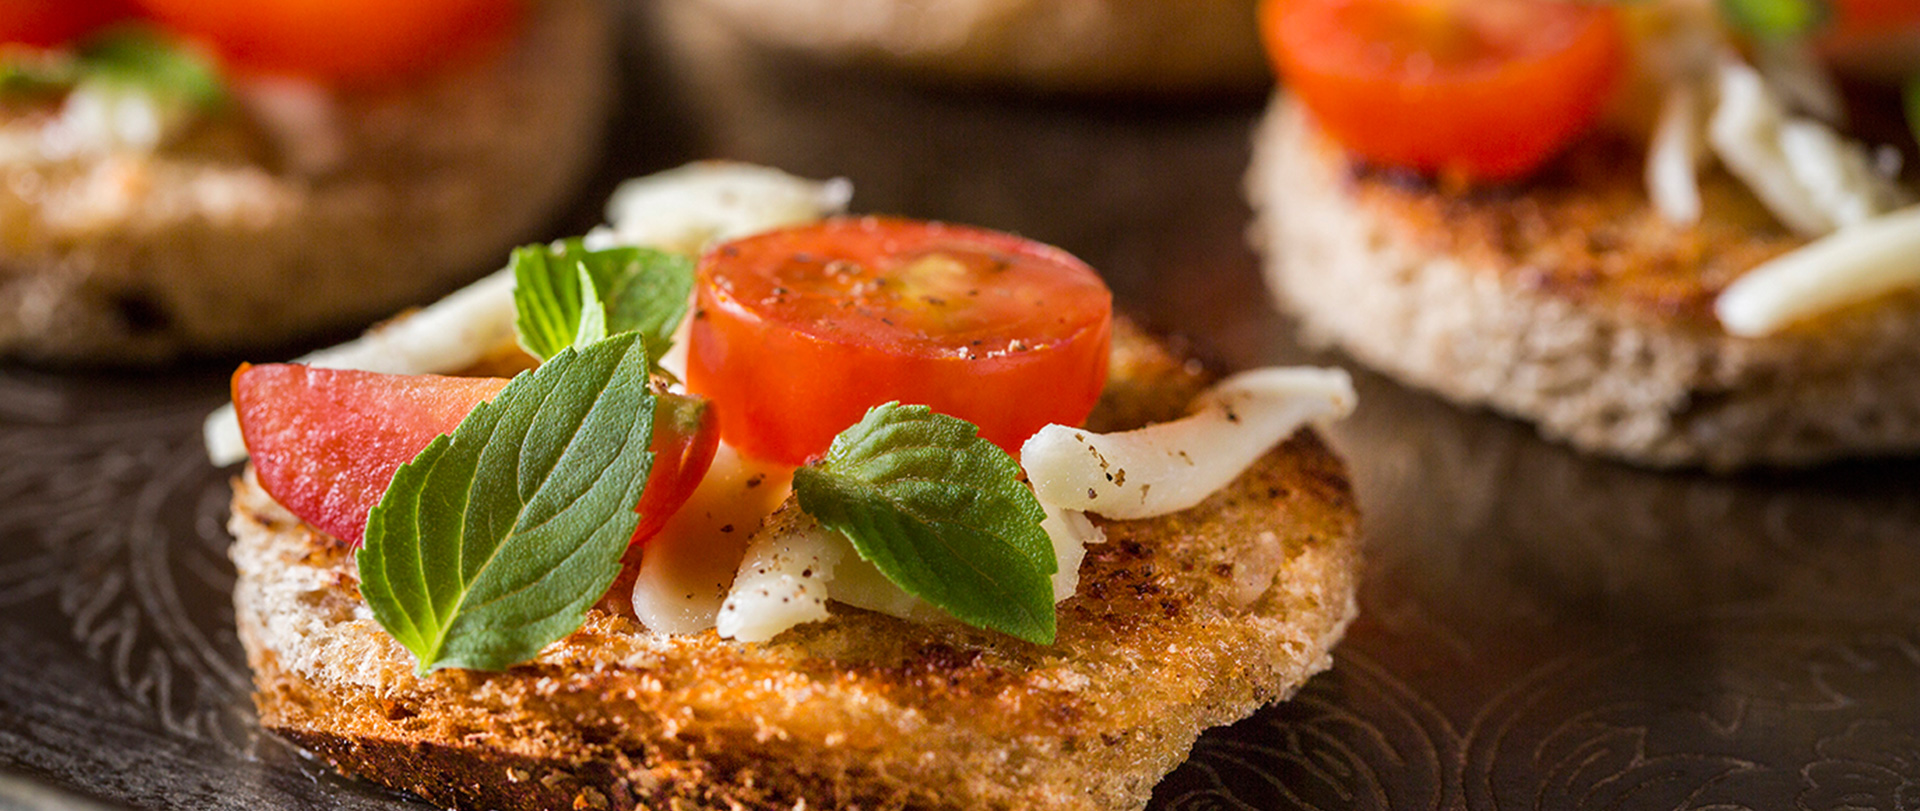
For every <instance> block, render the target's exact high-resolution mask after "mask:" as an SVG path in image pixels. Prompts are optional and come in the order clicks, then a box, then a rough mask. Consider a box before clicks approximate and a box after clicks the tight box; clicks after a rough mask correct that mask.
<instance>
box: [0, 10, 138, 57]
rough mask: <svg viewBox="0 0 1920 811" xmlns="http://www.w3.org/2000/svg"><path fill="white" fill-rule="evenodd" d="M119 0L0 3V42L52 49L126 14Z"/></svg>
mask: <svg viewBox="0 0 1920 811" xmlns="http://www.w3.org/2000/svg"><path fill="white" fill-rule="evenodd" d="M127 11H128V9H127V5H126V3H125V2H122V0H6V1H5V2H0V44H9V43H13V44H21V45H32V46H35V47H39V48H51V47H53V46H55V45H62V44H65V43H67V42H71V41H73V40H75V39H78V38H79V37H80V36H81V35H83V34H86V33H87V32H89V31H92V30H94V29H96V28H99V27H100V26H103V25H106V24H107V23H110V22H113V21H114V20H118V19H120V18H122V17H125V16H126V15H127Z"/></svg>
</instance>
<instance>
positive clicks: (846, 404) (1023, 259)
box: [687, 217, 1113, 464]
mask: <svg viewBox="0 0 1920 811" xmlns="http://www.w3.org/2000/svg"><path fill="white" fill-rule="evenodd" d="M695 298H696V301H695V308H694V316H693V323H692V335H691V337H690V339H689V340H688V361H687V387H688V388H690V389H692V390H693V391H695V392H698V393H700V394H703V395H705V396H707V397H708V398H710V399H712V400H713V402H714V409H715V410H716V411H718V412H719V413H720V435H721V437H722V438H723V439H725V440H726V441H727V442H728V443H729V444H731V445H733V446H734V447H735V448H738V449H739V450H740V451H741V452H742V453H745V454H747V455H749V456H753V457H757V458H760V459H766V460H769V461H775V462H782V463H785V464H800V463H802V462H804V461H805V460H806V459H807V458H809V457H811V456H814V455H817V454H819V453H821V452H823V451H825V450H826V449H827V445H828V444H830V443H831V442H832V440H833V437H834V435H836V434H838V433H840V432H841V431H842V430H845V429H846V428H847V427H848V426H850V425H852V424H854V423H855V422H858V421H859V420H860V418H861V416H862V415H864V414H865V413H866V411H867V409H868V408H871V407H873V406H876V405H880V404H882V403H886V402H889V401H894V400H898V401H900V402H903V403H908V404H916V405H926V406H930V407H932V408H933V409H934V410H935V411H939V412H941V413H944V414H948V415H951V416H955V417H959V418H961V419H964V420H967V421H969V422H972V423H973V424H975V425H977V426H979V427H980V435H981V436H982V437H985V438H986V439H988V440H990V441H992V442H994V443H995V444H997V445H999V446H1000V447H1002V448H1005V449H1007V450H1008V451H1009V452H1018V449H1019V447H1020V443H1022V442H1024V441H1026V439H1027V437H1028V436H1031V435H1032V434H1033V432H1034V431H1037V430H1039V429H1040V428H1041V426H1044V425H1046V424H1048V423H1055V422H1057V423H1064V424H1067V425H1077V424H1079V423H1080V422H1081V421H1082V420H1084V419H1086V416H1087V413H1088V412H1089V411H1091V410H1092V409H1093V404H1094V401H1095V400H1096V399H1098V398H1099V396H1100V389H1101V387H1102V386H1103V385H1105V383H1106V377H1107V362H1108V359H1107V353H1108V350H1109V345H1110V343H1111V338H1112V323H1113V301H1112V294H1111V293H1109V292H1108V290H1107V287H1106V285H1105V284H1104V283H1102V282H1101V280H1100V277H1099V275H1098V274H1096V273H1095V272H1094V271H1093V269H1092V268H1089V267H1087V266H1086V264H1084V263H1082V262H1081V261H1080V260H1078V259H1075V258H1073V257H1072V256H1071V255H1069V254H1067V253H1066V252H1064V251H1061V250H1059V249H1057V248H1053V247H1049V246H1046V245H1042V244H1040V243H1037V242H1033V241H1031V240H1027V239H1022V238H1020V237H1017V236H1013V235H1011V234H1004V233H999V232H996V231H988V230H985V229H980V228H970V227H966V226H957V225H945V224H940V223H929V222H918V221H911V220H900V219H889V218H881V217H864V218H841V219H831V220H826V221H823V222H819V223H815V224H812V225H805V226H800V227H796V228H790V229H785V230H780V231H773V232H769V233H765V234H760V235H756V236H751V237H747V238H745V239H741V240H738V241H735V242H729V243H726V244H724V245H721V246H719V247H716V248H714V249H713V250H711V251H708V252H707V254H706V255H705V256H704V257H702V258H701V260H700V265H699V280H698V282H697V283H696V284H695Z"/></svg>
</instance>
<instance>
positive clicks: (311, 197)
mask: <svg viewBox="0 0 1920 811" xmlns="http://www.w3.org/2000/svg"><path fill="white" fill-rule="evenodd" d="M530 7H531V8H532V9H533V11H532V13H531V14H530V15H529V19H528V20H527V24H526V25H525V26H524V28H523V30H521V31H520V32H519V33H518V36H517V38H516V39H515V41H513V42H512V43H511V44H509V45H508V46H506V47H505V48H504V49H502V51H501V52H499V53H494V54H489V55H488V58H486V59H484V60H482V61H481V62H479V63H476V64H471V65H462V66H457V67H454V68H449V70H448V71H447V72H445V73H443V74H438V75H435V76H432V77H428V78H425V79H423V80H420V81H419V82H418V83H415V84H411V85H408V86H405V87H399V88H391V89H369V90H338V91H333V92H332V94H331V95H332V101H331V104H330V105H329V106H326V107H323V108H322V109H323V110H326V111H328V112H326V113H321V114H320V115H322V116H323V117H324V118H325V119H326V120H327V121H329V122H330V124H331V126H326V127H318V128H317V129H320V130H324V131H326V132H329V133H331V135H332V136H334V137H333V138H331V139H328V140H329V143H330V144H331V147H332V149H330V150H329V151H330V152H333V153H337V154H334V155H333V157H332V158H330V159H329V160H328V161H327V162H326V163H327V165H326V166H325V167H320V168H315V167H303V166H301V165H300V161H299V160H297V159H296V158H295V157H294V156H293V155H292V154H291V153H292V152H294V151H296V150H293V149H291V148H290V147H287V148H283V147H282V146H279V145H276V144H275V143H274V139H272V138H267V137H265V135H264V134H263V132H262V130H263V128H262V127H258V126H252V125H251V124H253V123H256V122H253V121H252V120H251V119H250V118H249V117H248V116H245V115H240V114H237V113H234V114H230V115H224V116H221V117H218V120H217V121H211V122H205V123H203V125H202V126H200V128H199V129H198V130H196V131H195V132H193V133H192V134H191V136H192V137H189V138H188V141H189V142H188V143H186V144H184V145H180V146H178V148H163V149H161V150H160V151H158V152H155V153H152V154H145V153H137V152H133V153H124V154H123V153H110V154H105V155H81V156H78V157H72V158H65V159H46V160H32V161H25V160H21V161H18V162H10V161H12V160H13V159H0V174H4V175H5V176H6V178H7V179H8V182H6V183H0V222H4V223H5V224H6V227H5V229H4V233H5V236H4V239H0V354H4V355H11V356H19V357H28V358H34V359H40V360H48V361H60V362H89V363H125V362H138V361H155V360H163V359H167V358H170V357H173V356H176V355H180V354H209V353H221V352H233V351H235V350H237V349H239V348H242V347H258V346H266V345H273V344H280V343H285V342H287V341H290V340H293V339H295V338H297V337H299V336H301V335H303V334H307V333H310V332H313V331H315V330H321V329H338V328H343V327H348V326H352V325H357V324H365V323H366V322H368V321H371V320H373V319H375V318H379V317H381V316H383V315H385V314H388V313H391V312H393V311H394V310H395V309H398V308H399V307H402V306H404V305H408V304H412V303H416V302H419V301H421V300H424V299H428V298H431V297H432V296H434V295H438V294H441V293H444V292H445V291H447V290H448V289H450V288H453V287H456V286H458V285H459V284H460V283H461V282H463V281H466V280H470V279H472V278H475V277H477V276H479V275H480V274H481V273H484V272H485V271H487V270H490V269H492V268H493V267H496V266H497V263H498V261H499V259H498V257H500V256H502V255H504V253H505V250H506V249H507V248H509V247H511V246H512V245H514V244H515V243H516V242H519V241H524V240H526V239H530V238H533V237H536V236H537V235H538V233H539V230H540V229H541V228H543V227H545V226H546V225H547V221H548V219H549V218H551V217H554V216H556V214H557V211H556V209H558V208H560V207H562V206H564V205H565V203H566V201H567V200H568V199H569V198H570V197H571V196H572V195H573V194H574V193H575V192H576V191H577V189H578V188H579V186H580V184H581V182H582V181H584V180H585V178H586V176H587V173H588V172H589V171H590V170H591V169H592V167H593V166H594V163H595V161H596V160H598V158H599V144H600V142H601V139H602V137H603V134H604V130H605V118H606V116H607V114H608V111H609V109H610V107H611V100H612V95H613V91H614V68H615V60H614V54H613V38H612V36H611V34H610V29H611V28H612V19H611V13H610V11H609V9H608V8H607V4H606V3H604V2H601V0H540V2H537V3H532V4H530ZM243 107H245V105H238V104H236V105H233V106H232V107H230V108H229V110H230V111H231V110H234V109H239V108H243ZM249 109H250V108H249ZM6 123H7V120H6V118H5V114H4V112H0V125H4V124H6ZM301 129H302V131H310V130H313V129H316V128H314V127H303V128H301ZM201 130H211V131H212V132H202V131H201Z"/></svg>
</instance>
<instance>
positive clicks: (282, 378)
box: [233, 363, 719, 546]
mask: <svg viewBox="0 0 1920 811" xmlns="http://www.w3.org/2000/svg"><path fill="white" fill-rule="evenodd" d="M506 385H507V380H506V378H499V377H441V376H438V375H388V374H378V373H375V372H360V371H353V370H348V369H319V368H314V367H311V366H301V365H297V364H280V363H276V364H264V365H260V366H242V367H241V368H240V370H239V371H237V372H235V373H234V375H233V403H234V407H235V409H236V410H237V411H238V412H239V416H240V433H241V435H242V436H243V437H245V438H246V441H247V450H248V452H249V454H250V455H251V456H252V458H253V467H254V471H255V474H256V475H257V476H258V477H259V479H260V486H261V487H263V488H265V489H266V491H267V493H268V494H269V495H271V496H273V498H274V500H275V501H278V502H280V504H281V506H284V507H286V508H287V510H288V511H290V512H292V513H293V514H294V515H297V516H299V517H300V518H301V519H303V520H305V521H306V522H307V523H309V524H312V525H314V526H315V527H318V528H319V529H320V530H321V531H323V532H326V533H327V534H328V535H332V536H334V537H335V538H339V539H340V540H342V541H345V542H346V543H347V544H348V545H349V546H359V545H360V543H361V541H362V540H363V538H364V536H365V534H366V529H367V513H368V512H369V511H371V510H372V509H373V506H374V505H375V504H378V503H380V497H381V496H382V495H384V494H385V493H386V491H387V485H388V484H389V483H391V482H392V481H393V474H394V471H396V470H399V469H400V466H401V465H402V464H405V463H407V462H408V461H411V460H412V459H413V457H415V456H417V455H419V453H420V451H421V450H422V449H423V448H425V447H427V443H430V442H432V441H433V438H434V437H437V436H440V435H441V434H450V433H452V432H453V429H455V428H457V427H459V425H460V421H461V420H463V419H465V418H466V416H467V412H469V411H472V410H473V407H474V406H476V405H478V404H480V403H481V402H483V401H487V400H491V399H493V397H494V395H497V394H499V393H500V389H502V388H504V387H505V386H506ZM655 402H656V405H655V408H654V414H655V419H654V430H653V442H652V444H651V446H650V447H651V449H652V451H653V453H654V460H653V467H652V469H651V471H650V472H649V473H648V476H647V486H646V489H645V490H643V491H642V493H641V496H640V503H638V504H636V505H634V509H635V510H636V511H638V512H639V513H640V515H641V520H640V525H639V526H638V527H637V528H636V529H635V530H634V536H633V541H632V543H635V544H639V543H643V542H645V540H646V539H647V538H650V537H652V536H653V534H654V533H657V532H659V531H660V526H661V525H662V524H664V523H666V520H667V518H668V517H669V516H671V515H672V514H673V511H674V510H677V509H679V507H680V505H681V504H683V503H685V502H686V500H687V496H688V495H689V494H691V493H692V492H693V489H694V487H695V486H696V485H698V484H699V483H700V478H701V477H702V476H705V475H706V472H707V465H708V464H709V463H711V462H712V461H713V453H714V448H715V446H716V445H717V444H718V442H719V430H718V426H717V425H716V424H715V423H714V421H713V419H712V416H711V414H710V411H711V410H710V409H707V408H706V407H705V406H704V404H703V403H701V402H700V401H699V400H697V399H696V398H691V397H684V396H678V395H671V394H661V395H657V396H656V398H655Z"/></svg>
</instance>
